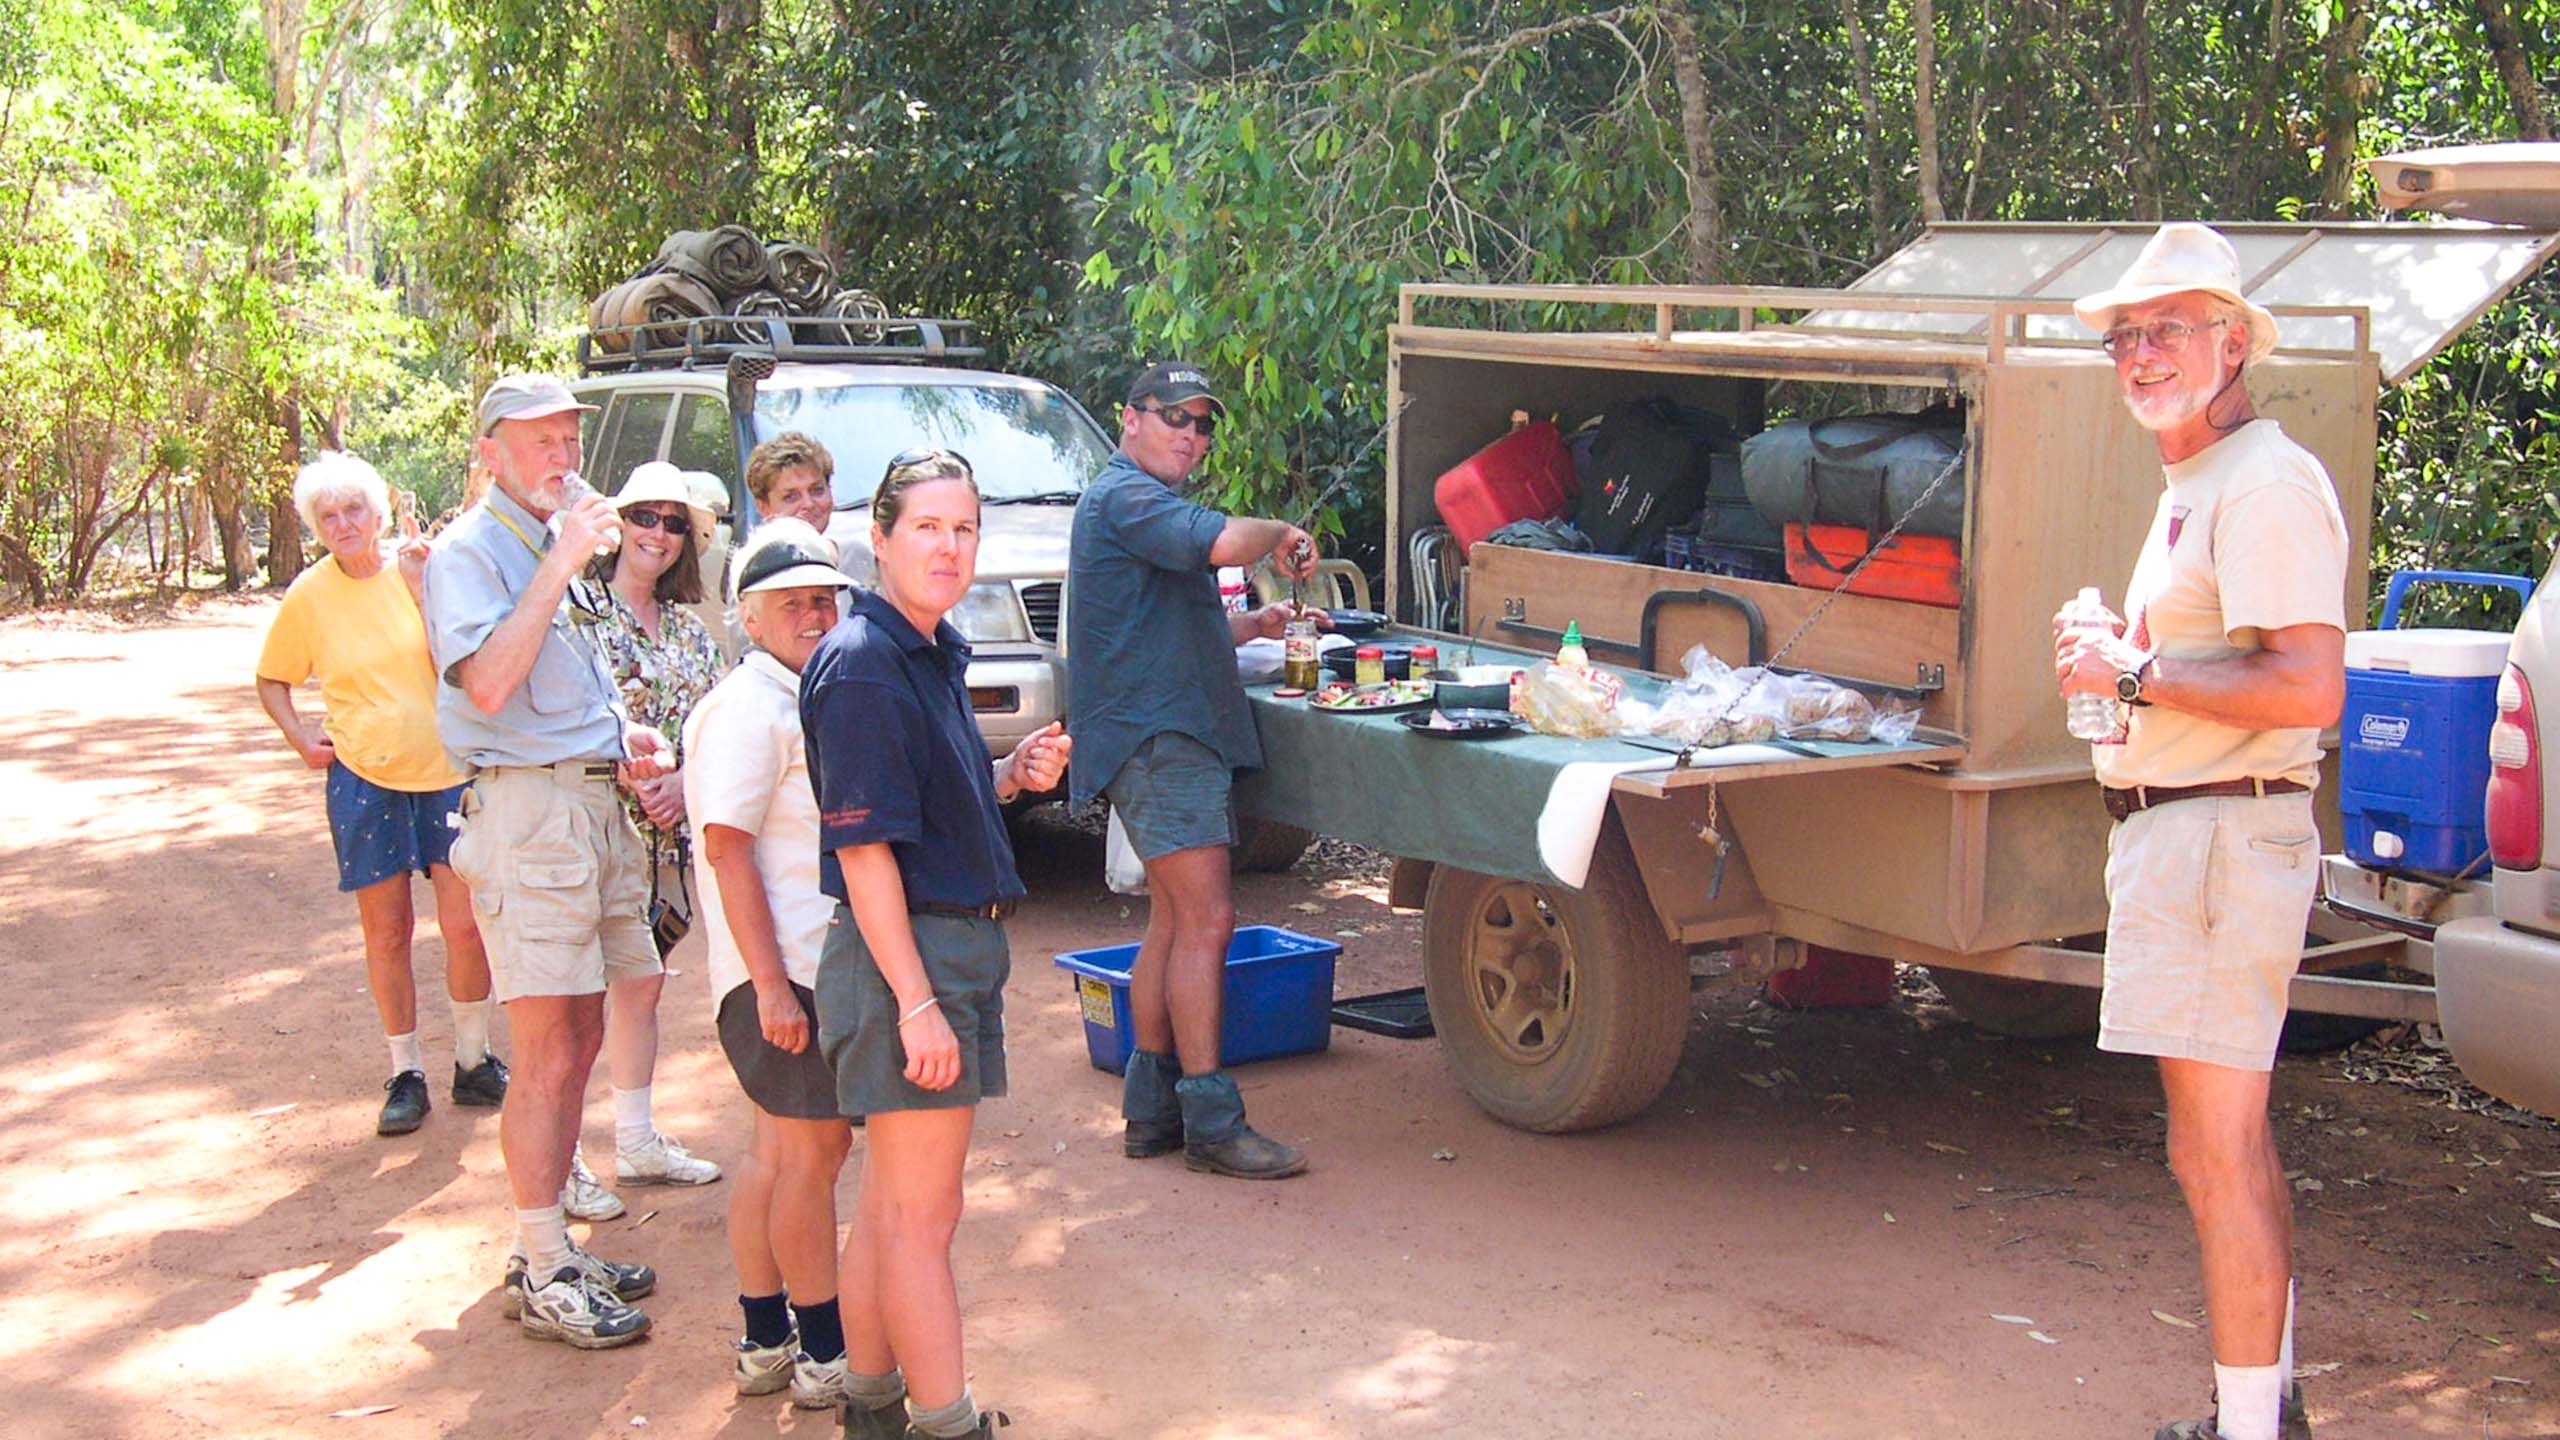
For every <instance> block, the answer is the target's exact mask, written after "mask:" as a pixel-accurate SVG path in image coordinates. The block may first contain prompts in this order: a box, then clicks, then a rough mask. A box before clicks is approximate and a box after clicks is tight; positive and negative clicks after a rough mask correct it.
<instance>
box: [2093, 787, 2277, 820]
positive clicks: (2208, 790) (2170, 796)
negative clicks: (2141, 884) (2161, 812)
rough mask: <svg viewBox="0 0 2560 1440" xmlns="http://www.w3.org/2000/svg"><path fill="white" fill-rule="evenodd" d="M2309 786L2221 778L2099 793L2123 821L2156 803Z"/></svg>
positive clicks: (2103, 789) (2111, 812)
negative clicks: (2203, 783)
mask: <svg viewBox="0 0 2560 1440" xmlns="http://www.w3.org/2000/svg"><path fill="white" fill-rule="evenodd" d="M2309 788H2311V787H2309V786H2307V785H2303V784H2299V783H2297V782H2295V781H2292V780H2217V781H2215V782H2214V783H2212V784H2210V785H2174V786H2172V785H2136V786H2133V787H2131V788H2130V789H2125V790H2114V789H2109V788H2107V787H2105V786H2101V787H2099V791H2098V793H2099V795H2100V796H2101V797H2102V798H2104V799H2105V801H2106V804H2107V814H2108V815H2109V816H2111V817H2113V818H2115V819H2118V820H2122V819H2123V818H2125V817H2126V816H2128V815H2131V814H2132V813H2133V812H2134V811H2136V810H2148V809H2150V808H2151V807H2152V806H2154V805H2166V804H2168V803H2169V802H2170V801H2172V800H2215V799H2227V798H2231V797H2236V796H2241V795H2249V796H2267V795H2299V794H2301V793H2302V792H2303V791H2305V790H2307V789H2309Z"/></svg>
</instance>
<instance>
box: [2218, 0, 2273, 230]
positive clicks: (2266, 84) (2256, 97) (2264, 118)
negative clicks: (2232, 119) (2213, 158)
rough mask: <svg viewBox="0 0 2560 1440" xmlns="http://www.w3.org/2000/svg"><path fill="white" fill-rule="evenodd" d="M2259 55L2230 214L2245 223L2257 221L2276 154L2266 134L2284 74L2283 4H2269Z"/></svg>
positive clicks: (2244, 122) (2241, 127) (2243, 124)
mask: <svg viewBox="0 0 2560 1440" xmlns="http://www.w3.org/2000/svg"><path fill="white" fill-rule="evenodd" d="M2258 53H2259V54H2261V55H2263V56H2265V57H2266V59H2265V61H2264V63H2263V65H2262V67H2261V68H2260V70H2259V71H2258V88H2257V89H2256V90H2255V91H2253V92H2252V93H2251V94H2250V96H2249V113H2248V115H2247V116H2246V117H2245V118H2244V119H2243V120H2242V121H2241V123H2240V137H2241V142H2242V143H2243V144H2244V145H2245V146H2246V147H2247V149H2248V154H2249V159H2248V162H2247V163H2246V164H2244V165H2242V166H2241V167H2240V193H2239V194H2237V195H2235V196H2233V197H2232V198H2231V203H2230V204H2229V206H2228V207H2226V208H2227V209H2228V210H2229V213H2230V214H2232V215H2233V216H2235V217H2237V218H2239V219H2243V220H2253V219H2256V218H2257V217H2258V198H2259V196H2261V195H2262V194H2264V193H2265V191H2266V185H2267V169H2266V162H2267V158H2268V157H2269V156H2271V155H2273V154H2275V153H2276V149H2277V146H2276V141H2275V137H2274V136H2272V135H2270V134H2268V133H2267V127H2268V125H2269V124H2270V123H2271V119H2270V117H2271V116H2272V115H2273V114H2274V111H2275V103H2276V82H2277V80H2279V79H2280V78H2282V76H2283V74H2284V0H2267V33H2266V35H2265V37H2264V38H2263V39H2261V40H2260V41H2259V44H2258Z"/></svg>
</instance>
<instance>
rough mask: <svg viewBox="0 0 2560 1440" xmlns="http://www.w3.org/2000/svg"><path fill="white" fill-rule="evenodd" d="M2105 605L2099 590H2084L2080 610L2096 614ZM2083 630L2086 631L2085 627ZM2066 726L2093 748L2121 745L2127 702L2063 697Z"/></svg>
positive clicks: (2105, 697) (2107, 697) (2091, 696)
mask: <svg viewBox="0 0 2560 1440" xmlns="http://www.w3.org/2000/svg"><path fill="white" fill-rule="evenodd" d="M2104 604H2105V602H2104V601H2102V600H2100V599H2099V598H2098V587H2097V586H2095V585H2087V586H2083V587H2081V590H2080V598H2079V601H2078V607H2079V608H2080V609H2081V610H2082V611H2083V612H2085V613H2088V614H2091V615H2095V614H2096V613H2097V612H2098V611H2099V610H2100V609H2101V608H2103V606H2104ZM2082 628H2086V627H2085V626H2084V627H2082ZM2062 710H2063V720H2064V723H2065V724H2066V725H2067V726H2068V727H2069V729H2070V731H2071V738H2073V739H2075V740H2086V741H2088V742H2089V743H2090V744H2092V745H2121V744H2123V743H2124V737H2125V713H2124V702H2123V701H2121V700H2118V699H2117V698H2116V697H2114V696H2113V695H2102V694H2089V693H2078V692H2075V693H2073V694H2070V695H2065V696H2064V697H2062Z"/></svg>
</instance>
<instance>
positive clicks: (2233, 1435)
mask: <svg viewBox="0 0 2560 1440" xmlns="http://www.w3.org/2000/svg"><path fill="white" fill-rule="evenodd" d="M2213 1407H2214V1417H2213V1425H2214V1428H2215V1429H2216V1430H2218V1431H2220V1432H2221V1433H2222V1440H2276V1421H2277V1418H2278V1414H2279V1412H2280V1411H2281V1410H2282V1409H2283V1408H2284V1371H2283V1370H2282V1368H2280V1367H2278V1366H2274V1365H2216V1366H2214V1367H2213Z"/></svg>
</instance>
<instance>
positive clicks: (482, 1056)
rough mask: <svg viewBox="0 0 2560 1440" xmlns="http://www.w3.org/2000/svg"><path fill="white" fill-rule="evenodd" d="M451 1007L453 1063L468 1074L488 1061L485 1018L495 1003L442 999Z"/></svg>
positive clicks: (487, 1038)
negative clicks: (481, 1063)
mask: <svg viewBox="0 0 2560 1440" xmlns="http://www.w3.org/2000/svg"><path fill="white" fill-rule="evenodd" d="M445 1003H446V1004H448V1005H450V1006H452V1007H453V1063H454V1064H456V1065H459V1066H461V1067H462V1068H463V1069H465V1070H468V1069H470V1068H471V1067H473V1066H474V1065H477V1064H479V1063H480V1062H481V1061H483V1060H486V1059H488V1058H489V1016H490V1013H491V1012H492V1011H494V1010H495V1009H496V1008H497V1003H498V1002H497V1001H495V1000H493V999H491V998H490V997H488V996H486V995H483V996H481V997H480V998H479V999H477V1000H456V999H454V998H453V997H452V996H450V995H448V996H446V997H445Z"/></svg>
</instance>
